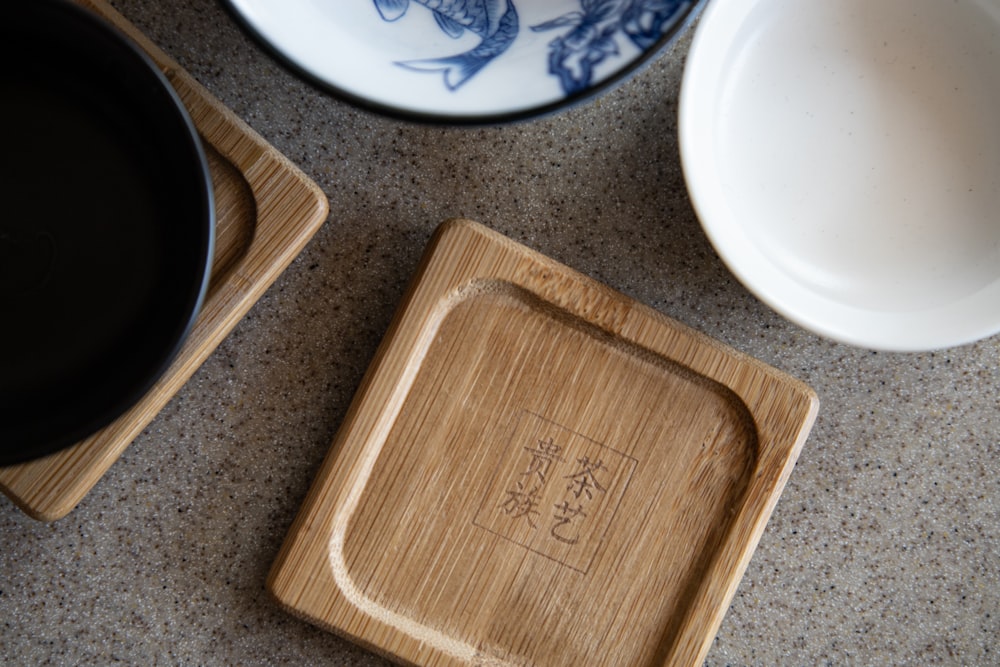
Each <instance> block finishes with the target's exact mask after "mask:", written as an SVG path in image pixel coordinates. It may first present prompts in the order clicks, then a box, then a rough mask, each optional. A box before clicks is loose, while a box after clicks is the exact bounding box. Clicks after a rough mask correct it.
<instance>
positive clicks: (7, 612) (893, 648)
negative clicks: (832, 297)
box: [0, 0, 1000, 665]
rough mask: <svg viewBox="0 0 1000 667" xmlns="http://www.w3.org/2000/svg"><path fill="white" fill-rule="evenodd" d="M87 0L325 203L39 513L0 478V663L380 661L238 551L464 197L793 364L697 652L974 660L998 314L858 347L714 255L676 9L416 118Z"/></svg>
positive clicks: (991, 588)
mask: <svg viewBox="0 0 1000 667" xmlns="http://www.w3.org/2000/svg"><path fill="white" fill-rule="evenodd" d="M114 5H115V6H116V7H117V8H118V9H119V10H120V11H121V12H122V13H124V14H125V15H126V16H127V17H128V18H129V19H131V20H132V21H133V22H134V23H135V24H136V25H137V26H139V27H140V28H141V29H142V30H144V31H145V32H146V33H147V35H149V36H150V37H151V38H152V39H153V40H154V41H155V42H157V43H158V44H159V45H160V46H162V47H163V48H164V49H165V50H166V51H167V52H168V53H170V54H171V55H172V56H173V57H174V58H176V59H177V60H178V61H179V62H180V63H181V64H182V65H183V66H184V67H185V68H187V69H188V71H190V72H191V73H192V74H193V75H194V76H195V77H196V78H198V79H199V80H200V81H201V82H202V83H203V84H204V85H205V86H207V87H208V89H209V90H211V91H212V92H213V93H214V94H215V95H216V96H218V97H219V98H220V99H221V100H222V101H223V102H224V103H225V104H227V105H228V106H229V107H231V108H232V109H233V110H234V111H235V112H236V113H237V114H238V115H239V116H240V117H242V118H243V119H245V120H246V121H247V122H248V123H249V124H250V125H251V126H252V127H253V128H254V129H256V130H257V131H258V132H260V133H261V134H262V135H263V136H264V137H265V138H266V139H267V140H269V141H270V142H271V143H272V144H273V145H274V146H276V147H277V148H278V149H279V150H281V151H282V152H283V153H285V154H286V155H287V156H288V157H289V158H290V159H291V160H292V161H294V162H295V163H297V164H298V165H300V166H301V167H302V168H303V169H304V170H305V172H306V173H307V174H309V175H310V176H311V177H312V178H313V179H314V180H315V181H316V182H317V183H318V184H319V185H320V186H321V187H322V188H323V190H324V191H325V192H326V193H327V195H328V196H329V199H330V202H331V214H330V219H329V220H328V221H327V223H326V224H325V225H324V226H323V228H322V229H321V230H320V231H319V233H318V234H317V235H316V237H315V239H314V240H313V241H312V242H311V243H310V244H309V245H308V247H307V248H306V249H305V251H304V252H303V253H302V255H301V256H300V257H299V258H298V259H297V260H296V261H295V262H294V263H293V264H292V265H291V267H290V268H289V269H288V270H287V271H286V272H285V273H284V274H283V275H282V277H281V278H280V279H279V280H278V282H277V283H276V284H275V285H274V286H273V287H272V288H271V289H270V290H269V291H268V292H267V293H266V294H265V296H264V297H263V298H262V299H261V301H260V302H259V303H258V304H257V305H256V306H255V307H254V308H253V310H251V312H250V313H249V315H248V316H247V317H246V318H245V319H244V320H243V321H242V322H241V323H240V324H239V325H238V326H237V328H236V330H235V331H234V332H233V333H232V335H230V336H229V337H228V338H227V339H226V340H225V341H224V342H223V343H222V345H221V346H220V348H219V349H218V351H217V352H216V353H215V354H214V355H213V356H212V357H211V358H210V359H209V360H208V362H207V363H206V364H205V365H204V366H203V367H202V368H201V370H200V371H199V372H198V373H197V374H196V375H195V376H194V378H193V379H192V380H191V381H190V383H189V384H187V385H186V386H185V388H184V389H183V390H182V391H181V392H180V393H179V394H178V395H177V396H176V398H175V399H174V400H173V401H172V402H171V403H170V404H169V405H168V406H167V408H166V409H165V410H164V411H163V412H162V413H161V415H160V416H159V417H158V418H157V419H156V420H155V421H154V422H153V423H152V424H151V425H150V426H149V428H147V429H146V430H145V432H144V433H143V434H142V435H141V436H140V437H139V438H138V439H137V440H136V441H135V442H134V443H133V445H132V446H131V447H129V449H128V450H127V451H126V452H125V455H124V456H123V457H122V458H121V459H120V460H119V461H118V462H117V463H116V464H115V465H114V466H113V467H112V468H111V470H110V471H109V472H108V474H107V475H106V476H105V477H104V478H103V479H102V480H101V482H100V483H99V484H98V485H97V486H96V488H95V489H94V490H93V491H92V492H91V493H90V495H88V496H87V498H86V499H85V500H84V501H83V503H82V504H81V505H80V506H79V507H78V508H77V509H76V510H75V511H74V512H73V513H71V514H70V515H69V516H68V517H66V518H64V519H62V520H60V521H57V522H55V523H53V524H41V523H37V522H35V521H33V520H31V519H29V518H27V517H26V516H24V515H23V514H21V513H20V512H19V511H18V510H17V509H16V508H15V507H14V505H13V504H12V503H10V502H9V501H7V500H5V499H0V543H2V548H0V663H2V664H9V665H42V664H58V665H107V664H112V663H115V662H120V663H125V664H135V665H237V664H240V665H286V664H287V665H324V664H326V665H381V664H385V663H384V661H383V660H382V659H381V658H378V657H376V656H374V655H372V654H371V653H368V652H367V651H365V650H362V649H360V648H357V647H355V646H353V645H351V644H349V643H347V642H345V641H343V640H341V639H339V638H337V637H335V636H334V635H332V634H329V633H326V632H324V631H321V630H319V629H316V628H314V627H312V626H310V625H308V624H306V623H303V622H301V621H299V620H297V619H296V618H294V617H292V616H290V615H288V614H286V613H285V612H283V611H281V610H280V609H278V608H277V607H276V606H275V605H274V604H273V603H272V602H271V601H270V599H269V598H268V596H267V594H266V592H265V591H264V578H265V575H266V572H267V570H268V568H269V566H270V564H271V562H272V561H273V559H274V557H275V555H276V553H277V550H278V547H279V545H280V543H281V541H282V539H283V538H284V536H285V533H286V531H287V529H288V528H289V525H290V523H291V521H292V518H293V516H294V514H295V512H296V510H297V508H298V507H299V505H300V503H301V501H302V499H303V496H304V494H305V492H306V489H307V487H308V485H309V483H310V481H311V479H312V478H313V476H314V475H315V473H316V472H317V469H318V466H319V463H320V461H321V460H322V458H323V456H324V455H325V454H326V452H327V449H328V446H329V444H330V441H331V439H332V437H333V434H334V432H335V430H336V428H337V426H338V424H339V423H340V421H341V419H342V418H343V416H344V413H345V411H346V410H347V407H348V404H349V402H350V400H351V397H352V395H353V392H354V390H355V388H356V387H357V385H358V382H359V381H360V379H361V376H362V374H363V373H364V371H365V368H366V367H367V365H368V363H369V361H370V360H371V358H372V355H373V353H374V351H375V348H376V345H377V344H378V342H379V340H380V338H381V336H382V334H383V333H384V332H385V330H386V327H387V325H388V323H389V320H390V317H391V316H392V313H393V311H394V309H395V307H396V305H397V303H398V301H399V299H400V297H401V295H402V293H403V290H404V288H405V285H406V283H407V281H408V280H409V277H410V276H411V274H412V272H413V270H414V268H415V266H416V264H417V261H418V258H419V256H420V253H421V251H422V248H423V245H424V243H425V242H426V240H427V239H428V237H429V235H430V233H431V231H432V230H433V228H434V227H435V226H436V225H437V224H438V223H439V222H440V221H442V220H444V219H446V218H449V217H453V216H466V217H470V218H474V219H476V220H479V221H480V222H483V223H485V224H487V225H489V226H491V227H493V228H495V229H497V230H499V231H501V232H503V233H505V234H507V235H509V236H511V237H513V238H515V239H517V240H520V241H522V242H524V243H526V244H527V245H529V246H531V247H533V248H535V249H537V250H539V251H541V252H543V253H546V254H548V255H550V256H552V257H554V258H556V259H558V260H560V261H562V262H564V263H566V264H568V265H570V266H572V267H574V268H576V269H578V270H580V271H582V272H584V273H586V274H589V275H591V276H593V277H594V278H597V279H598V280H600V281H603V282H605V283H607V284H608V285H610V286H612V287H614V288H616V289H618V290H621V291H623V292H625V293H626V294H629V295H630V296H632V297H635V298H636V299H638V300H640V301H642V302H645V303H647V304H650V305H651V306H653V307H655V308H657V309H658V310H660V311H662V312H664V313H666V314H667V315H670V316H672V317H674V318H676V319H678V320H680V321H682V322H685V323H687V324H689V325H691V326H693V327H695V328H697V329H699V330H701V331H704V332H705V333H707V334H709V335H711V336H713V337H715V338H718V339H719V340H721V341H723V342H725V343H728V344H729V345H732V346H734V347H736V348H738V349H740V350H742V351H744V352H747V353H749V354H751V355H753V356H756V357H758V358H760V359H762V360H763V361H765V362H767V363H769V364H772V365H774V366H776V367H778V368H780V369H783V370H785V371H787V372H789V373H791V374H793V375H795V376H797V377H799V378H801V379H803V380H805V381H806V382H808V383H810V384H811V385H812V386H813V387H814V388H815V389H816V391H817V392H818V394H819V396H820V400H821V402H822V404H821V408H820V415H819V418H818V421H817V423H816V426H815V428H814V430H813V433H812V435H811V437H810V438H809V441H808V442H807V443H806V446H805V448H804V450H803V452H802V455H801V457H800V459H799V462H798V465H797V467H796V468H795V470H794V472H793V474H792V477H791V480H790V482H789V484H788V486H787V488H786V490H785V493H784V495H783V496H782V498H781V501H780V502H779V504H778V507H777V510H776V511H775V514H774V516H773V518H772V520H771V522H770V524H769V525H768V528H767V530H766V532H765V534H764V536H763V539H762V541H761V543H760V546H759V548H758V549H757V551H756V553H755V555H754V557H753V560H752V562H751V563H750V566H749V569H748V570H747V573H746V576H745V577H744V579H743V581H742V583H741V585H740V587H739V589H738V591H737V593H736V596H735V598H734V600H733V603H732V606H731V608H730V609H729V611H728V613H727V615H726V618H725V620H724V621H723V623H722V627H721V630H720V632H719V635H718V637H717V639H716V641H715V643H714V645H713V647H712V650H711V652H710V654H709V657H708V662H707V664H709V665H777V664H782V665H817V664H836V665H843V664H859V665H885V664H908V665H924V664H956V665H958V664H963V665H987V664H1000V654H998V652H1000V648H998V647H997V646H996V644H997V637H998V636H1000V477H998V475H997V468H998V464H1000V463H998V462H1000V414H998V413H1000V391H998V389H997V388H998V386H1000V338H997V337H994V338H992V339H988V340H986V341H983V342H980V343H978V344H974V345H968V346H964V347H961V348H958V349H951V350H945V351H941V352H937V353H934V354H919V355H903V354H886V353H873V352H870V351H866V350H860V349H855V348H850V347H845V346H842V345H838V344H835V343H832V342H828V341H826V340H822V339H820V338H817V337H816V336H814V335H812V334H810V333H807V332H805V331H803V330H801V329H799V328H798V327H796V326H794V325H792V324H790V323H789V322H787V321H785V320H783V319H782V318H781V317H779V316H777V315H776V314H774V313H773V312H771V311H770V310H769V309H768V308H767V307H765V306H763V305H762V304H761V303H760V302H759V301H757V300H756V299H755V298H754V297H753V296H752V295H750V294H749V293H748V292H747V291H746V290H745V289H744V288H743V287H742V286H741V285H740V284H739V283H738V282H736V281H735V280H734V279H733V278H732V277H731V275H730V274H729V273H728V272H727V270H726V268H725V267H724V265H723V264H722V263H721V261H720V260H719V259H718V257H717V256H716V255H715V253H714V252H713V250H712V248H711V246H710V245H709V243H708V241H707V240H706V238H705V236H704V235H703V234H702V232H701V229H700V227H699V225H698V221H697V219H696V217H695V215H694V212H693V210H692V208H691V205H690V204H689V201H688V198H687V195H686V192H685V187H684V181H683V178H682V174H681V168H680V161H679V156H678V146H677V138H676V126H677V121H676V114H677V96H678V89H679V84H680V77H681V69H682V66H683V60H684V56H685V53H686V51H687V48H688V45H689V40H688V39H682V40H681V41H680V42H679V43H678V44H677V45H676V47H675V48H674V49H673V50H671V51H669V52H667V53H666V54H664V56H663V57H662V58H660V59H659V60H657V61H656V62H655V63H653V64H652V65H651V66H650V67H648V68H646V69H644V70H643V71H641V72H640V73H639V74H638V75H637V76H636V77H634V78H633V79H632V80H631V81H629V82H628V83H626V84H625V85H623V86H621V87H619V88H617V89H615V90H614V91H612V92H610V93H609V94H607V95H605V96H604V97H602V98H601V99H599V100H596V101H593V102H590V103H588V104H586V105H584V106H581V107H579V108H576V109H573V110H570V111H568V112H565V113H562V114H559V115H557V116H554V117H550V118H546V119H542V120H537V121H532V122H527V123H521V124H517V125H513V126H508V127H500V128H479V129H454V128H435V127H424V126H417V125H411V124H407V123H402V122H397V121H393V120H387V119H383V118H379V117H376V116H373V115H370V114H368V113H365V112H361V111H358V110H356V109H354V108H351V107H349V106H346V105H345V104H343V103H341V102H338V101H335V100H333V99H330V98H329V97H327V96H325V95H323V94H321V93H319V92H317V91H316V90H314V89H312V88H311V87H309V86H308V85H306V84H304V83H302V82H300V81H298V80H297V79H296V78H294V77H293V76H291V75H290V74H289V73H288V72H286V71H285V70H284V69H282V68H281V67H280V66H279V65H278V64H276V63H275V62H274V61H273V60H272V59H271V58H270V57H268V55H267V54H266V53H264V52H263V51H262V50H261V49H260V48H258V46H257V45H256V44H254V43H253V42H251V41H250V40H249V39H248V38H247V37H246V36H245V35H244V34H243V33H242V32H241V31H240V30H239V29H238V27H237V26H236V25H235V23H234V22H233V21H232V19H231V18H230V17H229V16H228V15H227V14H226V13H225V12H224V11H223V10H222V9H221V8H220V6H219V5H218V4H216V3H215V2H212V1H210V0H189V1H184V2H181V1H180V0H160V1H155V0H116V1H115V2H114Z"/></svg>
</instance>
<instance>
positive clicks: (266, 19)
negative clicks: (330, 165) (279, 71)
mask: <svg viewBox="0 0 1000 667" xmlns="http://www.w3.org/2000/svg"><path fill="white" fill-rule="evenodd" d="M703 1H704V0H631V1H624V0H598V1H596V2H595V1H593V0H544V1H540V0H478V1H477V0H469V1H467V2H466V1H458V0H444V1H443V2H430V1H428V2H422V1H420V0H359V1H358V2H350V3H347V2H338V1H336V0H326V1H321V0H228V4H229V6H230V7H231V9H232V10H233V11H234V13H235V15H236V16H237V17H238V18H239V19H240V20H241V22H242V23H243V24H244V25H245V26H246V27H247V28H248V29H249V30H250V32H251V33H252V34H253V35H255V36H256V37H257V38H258V39H259V40H260V41H261V42H262V43H263V44H265V45H266V46H268V47H269V48H270V49H271V50H272V51H273V52H274V53H275V54H277V55H278V56H279V57H280V58H281V59H282V60H283V61H284V62H285V63H286V64H288V65H290V66H291V67H292V68H293V69H294V70H296V71H297V72H298V73H300V74H302V75H304V76H305V77H306V78H308V79H310V80H312V81H314V82H316V83H318V84H319V85H321V86H322V87H324V88H326V89H328V90H330V91H332V92H335V93H336V94H338V95H340V96H342V97H345V98H347V99H349V100H351V101H353V102H356V103H360V104H362V105H364V106H368V107H371V108H375V109H377V110H380V111H384V112H388V113H390V114H395V115H399V116H405V117H410V118H415V119H440V120H446V121H447V120H463V119H469V120H474V121H489V120H503V119H507V118H512V117H523V116H526V115H534V114H537V113H544V112H546V111H549V110H552V109H554V108H557V107H561V106H563V105H565V104H567V103H570V102H573V101H575V100H579V99H582V98H585V97H589V96H591V95H593V94H594V93H595V92H597V91H599V90H601V89H603V88H605V87H607V86H608V85H609V84H611V83H613V82H615V81H617V80H620V79H621V78H622V77H623V76H624V75H626V74H628V73H629V72H631V71H632V70H634V69H635V68H636V67H637V66H639V65H641V64H642V63H643V62H645V61H647V60H648V59H649V58H650V57H651V56H652V55H653V54H654V53H656V52H658V51H659V50H661V49H662V48H663V47H664V46H665V45H666V44H667V43H669V41H670V40H671V39H672V38H673V37H674V36H675V35H677V34H678V33H679V32H680V31H681V30H683V28H684V27H686V26H687V24H688V23H689V21H690V20H691V18H692V17H693V16H694V14H695V10H696V9H697V8H699V7H700V5H701V4H702V3H703Z"/></svg>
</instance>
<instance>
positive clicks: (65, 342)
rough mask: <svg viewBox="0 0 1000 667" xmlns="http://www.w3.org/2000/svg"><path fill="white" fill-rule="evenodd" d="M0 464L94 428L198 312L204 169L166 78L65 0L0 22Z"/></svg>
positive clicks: (209, 215)
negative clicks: (0, 140)
mask: <svg viewBox="0 0 1000 667" xmlns="http://www.w3.org/2000/svg"><path fill="white" fill-rule="evenodd" d="M0 54H2V56H3V57H2V61H3V62H4V67H3V69H2V71H0V90H2V91H3V94H2V95H3V96H2V100H0V128H2V131H3V133H4V135H5V136H4V139H3V149H2V151H0V195H2V196H0V207H2V208H0V465H9V464H12V463H17V462H21V461H26V460H29V459H33V458H37V457H39V456H43V455H46V454H50V453H52V452H55V451H57V450H59V449H61V448H64V447H67V446H69V445H72V444H74V443H76V442H78V441H80V440H81V439H83V438H86V437H87V436H89V435H91V434H93V433H94V432H95V431H97V430H99V429H100V428H102V427H103V426H105V425H107V424H108V423H110V422H111V421H113V420H114V419H115V418H116V417H118V416H120V415H121V414H122V413H123V412H124V411H126V410H127V409H128V408H130V407H131V406H133V405H134V404H135V403H136V401H138V400H139V399H140V398H141V397H142V396H143V395H144V394H145V393H146V392H147V391H148V390H149V389H150V387H151V386H152V385H153V383H155V382H156V380H157V379H158V378H159V377H160V376H161V375H162V373H163V372H164V371H165V370H166V368H167V366H168V365H169V364H170V362H171V361H172V360H173V358H174V356H175V355H176V353H177V351H178V350H179V348H180V346H181V345H182V343H183V341H184V339H185V337H186V336H187V334H188V332H189V331H190V328H191V325H192V323H193V321H194V318H195V317H196V315H197V313H198V310H199V308H200V306H201V302H202V299H203V297H204V294H205V290H206V287H207V284H208V277H209V271H210V266H211V258H212V249H213V238H214V225H215V219H214V215H215V213H214V204H213V197H212V188H211V178H210V174H209V172H208V167H207V163H206V161H205V155H204V152H203V150H202V147H201V143H200V140H199V138H198V135H197V132H196V130H195V128H194V125H193V124H192V122H191V119H190V117H189V116H188V114H187V112H186V110H185V109H184V107H183V106H182V104H181V102H180V100H179V99H178V97H177V95H176V94H175V92H174V90H173V88H172V87H171V86H170V84H169V82H168V81H167V80H166V79H165V77H164V76H163V75H162V74H161V72H160V71H159V70H158V69H157V67H156V66H155V65H154V64H153V62H152V61H151V60H149V58H148V57H147V56H146V55H145V54H144V53H142V52H141V51H139V50H138V48H137V47H136V46H134V45H133V44H132V43H131V42H130V41H128V40H127V39H126V38H125V37H124V36H122V35H121V34H120V33H119V32H118V31H117V30H116V29H114V28H113V27H111V26H110V25H108V24H106V23H105V22H104V21H103V20H102V19H100V18H98V17H96V16H94V15H93V14H91V13H90V12H88V11H86V10H83V9H81V8H79V7H77V6H75V5H72V4H70V3H67V2H62V1H54V0H31V1H30V2H16V3H11V4H9V5H8V6H6V7H4V10H3V20H2V21H0Z"/></svg>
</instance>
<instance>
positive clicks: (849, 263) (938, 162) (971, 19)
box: [680, 0, 1000, 350]
mask: <svg viewBox="0 0 1000 667" xmlns="http://www.w3.org/2000/svg"><path fill="white" fill-rule="evenodd" d="M997 72H1000V3H997V2H995V1H994V0H963V1H961V2H948V3H943V2H940V1H939V0H880V1H879V2H869V1H867V0H829V1H827V2H823V3H803V2H799V1H797V0H758V1H757V2H746V1H744V0H714V2H713V3H711V4H710V5H709V7H708V8H707V9H706V11H705V13H704V15H703V17H702V19H701V21H700V24H699V26H698V31H697V34H696V35H695V38H694V41H693V44H692V49H691V53H690V56H689V59H688V62H687V65H686V71H685V74H684V81H683V86H682V95H681V105H680V142H681V151H682V158H683V164H684V171H685V176H686V178H687V181H688V186H689V190H690V193H691V196H692V201H693V202H694V205H695V208H696V210H697V212H698V215H699V217H700V219H701V221H702V224H703V226H704V228H705V230H706V232H707V234H708V236H709V237H710V239H711V241H712V243H713V244H714V245H715V247H716V249H717V250H718V252H719V254H720V256H721V257H722V258H723V259H724V261H725V262H726V263H727V265H728V266H729V267H730V269H731V270H732V271H733V273H734V274H735V275H736V276H737V277H738V278H739V279H740V280H741V281H742V282H743V283H744V284H745V285H747V287H748V288H749V289H750V290H751V291H753V292H754V293H755V294H756V295H757V296H758V297H760V298H761V299H762V300H763V301H765V302H766V303H767V304H769V305H770V306H771V307H773V308H774V309H775V310H777V311H778V312H780V313H782V314H783V315H785V316H786V317H788V318H789V319H791V320H793V321H795V322H797V323H799V324H801V325H802V326H804V327H806V328H809V329H811V330H813V331H816V332H818V333H820V334H823V335H826V336H828V337H831V338H834V339H837V340H840V341H844V342H847V343H851V344H855V345H860V346H864V347H870V348H877V349H891V350H926V349H934V348H941V347H947V346H952V345H958V344H962V343H966V342H969V341H972V340H977V339H979V338H982V337H985V336H988V335H991V334H993V333H995V332H997V331H1000V186H998V183H1000V122H998V121H997V119H998V118H1000V79H998V77H997Z"/></svg>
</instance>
